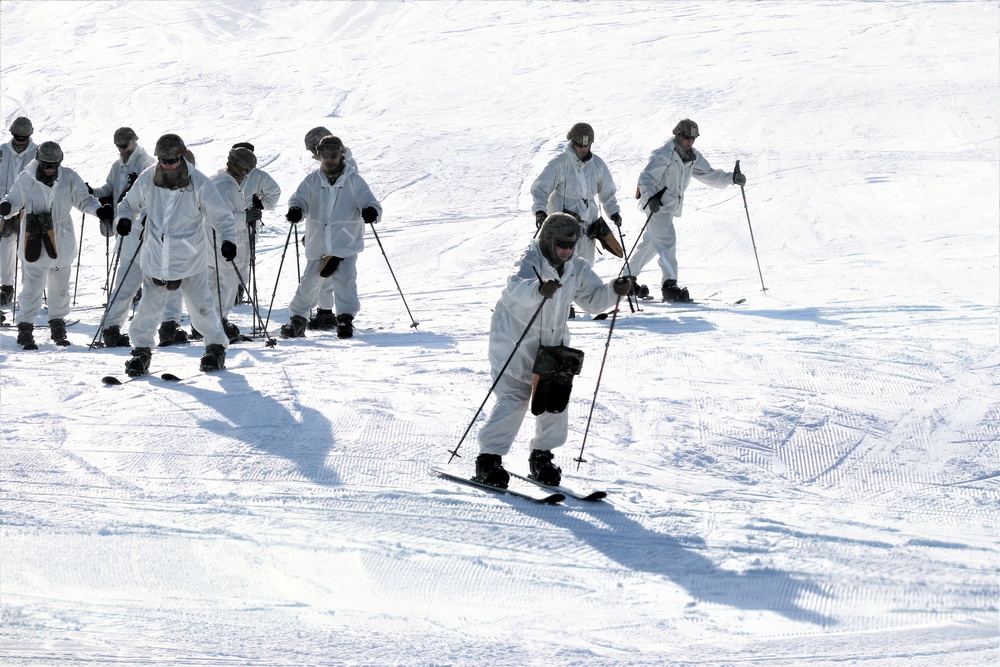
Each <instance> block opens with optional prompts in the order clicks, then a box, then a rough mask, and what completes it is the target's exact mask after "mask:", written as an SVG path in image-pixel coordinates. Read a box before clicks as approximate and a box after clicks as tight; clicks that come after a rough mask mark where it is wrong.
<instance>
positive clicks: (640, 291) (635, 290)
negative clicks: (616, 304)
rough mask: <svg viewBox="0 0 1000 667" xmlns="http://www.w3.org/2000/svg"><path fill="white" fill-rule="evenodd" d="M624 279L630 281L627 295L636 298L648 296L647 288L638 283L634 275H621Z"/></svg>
mask: <svg viewBox="0 0 1000 667" xmlns="http://www.w3.org/2000/svg"><path fill="white" fill-rule="evenodd" d="M623 277H624V278H625V279H626V280H628V281H629V282H630V283H632V289H631V290H629V293H628V295H629V296H632V297H636V298H637V299H645V298H648V297H649V288H648V287H647V286H645V285H640V284H639V279H638V278H636V277H635V276H623Z"/></svg>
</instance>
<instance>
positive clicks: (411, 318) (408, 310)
mask: <svg viewBox="0 0 1000 667" xmlns="http://www.w3.org/2000/svg"><path fill="white" fill-rule="evenodd" d="M370 226H371V228H372V234H374V235H375V240H376V241H378V247H379V250H381V251H382V256H383V257H385V265H386V266H388V267H389V274H390V275H391V276H392V281H393V282H394V283H396V290H398V291H399V298H400V299H402V300H403V307H404V308H406V314H407V315H409V316H410V322H411V324H410V328H411V329H414V328H416V326H417V325H418V324H420V322H417V321H416V320H415V319H413V313H411V312H410V307H409V306H408V305H406V297H405V296H403V290H402V289H401V288H400V286H399V281H398V280H396V273H395V272H394V271H393V270H392V264H390V263H389V256H388V255H386V254H385V248H384V247H383V246H382V239H380V238H379V237H378V232H377V231H375V225H374V224H372V225H370Z"/></svg>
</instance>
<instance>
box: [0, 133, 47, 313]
mask: <svg viewBox="0 0 1000 667" xmlns="http://www.w3.org/2000/svg"><path fill="white" fill-rule="evenodd" d="M34 131H35V128H34V127H33V126H32V124H31V121H30V120H28V119H27V118H25V117H24V116H20V117H18V118H15V119H14V122H13V123H11V124H10V141H8V142H7V143H5V144H3V145H2V146H0V196H3V195H6V194H7V193H8V192H10V189H11V187H13V185H14V180H15V179H16V178H17V175H18V174H20V173H21V172H22V171H24V168H25V167H26V166H27V165H28V163H29V162H31V161H32V160H34V159H35V150H36V149H37V148H38V147H37V146H35V142H34V141H32V140H31V135H32V133H33V132H34ZM19 228H20V221H19V220H17V219H16V218H11V219H8V220H5V221H4V222H3V226H2V229H0V306H6V305H9V304H12V303H14V269H15V267H16V265H17V261H16V256H17V240H18V230H19Z"/></svg>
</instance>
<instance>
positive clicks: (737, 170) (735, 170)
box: [733, 160, 740, 174]
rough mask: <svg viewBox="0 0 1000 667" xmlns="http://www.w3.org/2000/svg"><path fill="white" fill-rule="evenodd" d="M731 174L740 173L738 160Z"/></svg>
mask: <svg viewBox="0 0 1000 667" xmlns="http://www.w3.org/2000/svg"><path fill="white" fill-rule="evenodd" d="M733 173H734V174H738V173H740V161H739V160H737V161H736V168H735V169H733Z"/></svg>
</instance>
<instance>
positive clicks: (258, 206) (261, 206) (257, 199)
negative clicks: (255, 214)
mask: <svg viewBox="0 0 1000 667" xmlns="http://www.w3.org/2000/svg"><path fill="white" fill-rule="evenodd" d="M250 205H251V206H253V207H254V208H255V209H257V210H258V211H263V210H264V202H262V201H261V200H260V197H258V196H257V195H254V196H253V200H252V203H251V204H250Z"/></svg>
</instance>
